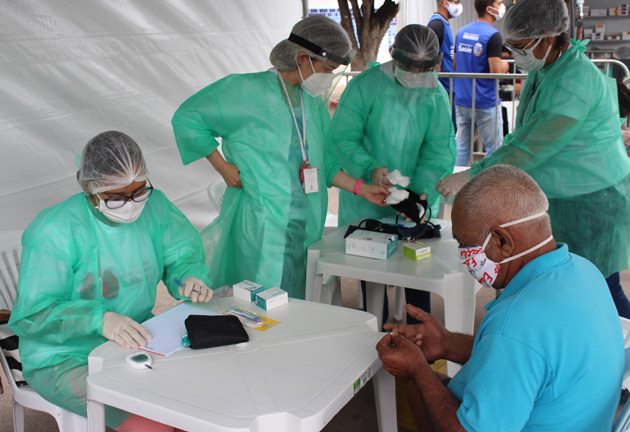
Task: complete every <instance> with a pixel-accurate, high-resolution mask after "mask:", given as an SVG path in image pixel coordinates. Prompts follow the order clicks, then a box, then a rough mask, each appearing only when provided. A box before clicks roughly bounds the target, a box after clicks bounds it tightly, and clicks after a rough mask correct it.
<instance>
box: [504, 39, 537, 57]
mask: <svg viewBox="0 0 630 432" xmlns="http://www.w3.org/2000/svg"><path fill="white" fill-rule="evenodd" d="M540 41H542V38H539V39H532V41H531V42H530V43H528V44H527V45H525V46H524V47H523V48H518V47H515V46H514V45H512V44H510V43H509V42H505V47H506V48H507V49H508V50H510V51H511V52H514V53H516V54H518V55H522V56H524V55H525V54H527V52H526V50H528V49H534V48H536V47H537V46H538V44H539V43H540Z"/></svg>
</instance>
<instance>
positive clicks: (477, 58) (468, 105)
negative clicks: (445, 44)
mask: <svg viewBox="0 0 630 432" xmlns="http://www.w3.org/2000/svg"><path fill="white" fill-rule="evenodd" d="M475 10H476V11H477V16H478V17H479V18H478V19H477V21H475V22H472V23H470V24H468V25H466V26H464V27H462V28H461V29H460V30H459V31H458V32H457V37H456V39H455V69H456V70H457V72H465V73H475V74H480V73H507V72H508V64H507V62H506V61H504V60H502V59H501V49H502V47H503V40H502V39H501V33H500V32H499V30H497V28H496V27H494V25H493V24H494V23H495V22H496V21H498V20H500V19H502V18H503V15H504V14H505V5H504V4H503V0H475ZM474 93H475V95H474V96H475V97H474V100H473V80H472V79H469V78H458V79H456V80H455V112H456V118H457V137H456V138H457V160H456V162H455V164H456V165H458V166H465V165H468V163H469V162H470V159H471V138H472V137H471V133H472V128H473V114H474V127H475V130H477V131H478V132H479V137H480V138H481V142H482V143H483V148H484V151H485V155H486V157H488V156H490V155H491V154H492V153H493V152H494V151H495V150H496V149H497V148H499V146H501V143H502V142H503V118H502V114H501V112H500V111H499V107H500V106H501V100H500V99H498V98H497V82H496V80H494V79H477V80H476V85H475V89H474Z"/></svg>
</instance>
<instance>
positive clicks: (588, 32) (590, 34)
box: [584, 29, 593, 39]
mask: <svg viewBox="0 0 630 432" xmlns="http://www.w3.org/2000/svg"><path fill="white" fill-rule="evenodd" d="M591 37H593V29H584V38H586V39H590V38H591Z"/></svg>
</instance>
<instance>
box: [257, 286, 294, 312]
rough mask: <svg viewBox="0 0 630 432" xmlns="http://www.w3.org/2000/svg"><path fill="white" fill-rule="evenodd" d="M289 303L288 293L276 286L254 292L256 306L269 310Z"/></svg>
mask: <svg viewBox="0 0 630 432" xmlns="http://www.w3.org/2000/svg"><path fill="white" fill-rule="evenodd" d="M287 303H289V294H288V293H287V292H286V291H285V290H283V289H281V288H278V287H275V288H269V289H266V290H264V291H262V292H259V293H258V294H256V306H258V307H259V308H261V309H264V310H266V311H270V310H272V309H275V308H277V307H280V306H282V305H285V304H287Z"/></svg>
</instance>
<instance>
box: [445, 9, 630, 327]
mask: <svg viewBox="0 0 630 432" xmlns="http://www.w3.org/2000/svg"><path fill="white" fill-rule="evenodd" d="M569 21H570V17H569V14H568V11H567V7H566V5H565V3H564V2H563V1H562V0H520V1H519V2H518V3H517V4H516V5H514V6H513V7H512V8H511V9H510V10H509V11H508V14H507V16H506V17H505V20H504V24H503V33H504V39H505V40H506V41H507V44H506V45H507V46H508V48H510V49H511V51H512V54H513V56H514V60H515V62H516V66H517V67H519V68H521V69H524V70H526V71H527V72H528V77H527V81H526V82H525V87H524V89H523V92H522V95H521V102H520V105H519V108H518V114H517V117H516V126H515V129H514V132H512V133H511V134H510V135H508V136H507V137H506V138H505V141H504V142H503V146H502V147H501V148H500V149H498V150H497V151H496V152H495V153H494V154H493V155H492V156H491V157H489V158H487V159H484V160H483V161H480V162H477V163H475V164H474V165H473V166H472V167H471V169H470V173H468V172H463V173H458V174H454V175H452V176H449V177H447V178H446V179H444V180H443V181H442V182H441V183H440V184H439V185H438V190H439V191H440V192H441V193H442V194H444V195H446V196H449V195H454V194H456V193H457V191H458V190H459V189H460V188H461V186H462V185H463V184H465V183H466V182H467V181H468V179H469V178H470V176H471V175H475V174H477V173H478V172H480V171H481V170H483V169H485V168H488V167H490V166H492V165H496V164H501V163H502V164H511V165H515V166H517V167H519V168H521V169H523V170H524V171H526V172H527V173H528V174H530V175H531V176H532V177H533V178H534V179H535V180H536V181H537V182H538V184H539V185H540V187H541V188H542V189H543V191H544V192H545V194H547V197H548V199H549V215H550V216H551V222H552V225H553V232H554V235H555V237H556V239H557V240H558V241H561V242H564V243H567V244H568V245H569V248H570V249H571V252H573V253H576V254H578V255H582V256H583V257H585V258H587V259H588V260H590V261H591V262H593V263H594V264H595V265H596V266H597V268H598V269H599V270H600V271H601V272H602V274H603V275H604V276H605V277H606V278H607V282H608V286H609V288H610V290H611V294H612V296H613V299H614V301H615V305H616V306H617V311H618V312H619V313H620V315H622V316H624V317H626V318H630V303H629V302H628V299H627V298H626V296H625V294H624V293H623V291H622V289H621V285H620V282H619V271H620V270H623V269H624V268H626V267H627V266H628V261H629V259H630V160H629V159H628V157H627V156H626V152H625V148H624V144H623V139H622V136H621V130H620V128H619V105H618V101H617V89H616V84H615V82H614V80H613V79H611V78H609V77H607V76H605V75H604V74H603V73H601V71H600V70H599V69H598V68H597V67H596V66H595V65H594V64H593V63H592V62H591V61H590V60H589V59H588V58H587V57H586V55H585V54H584V51H585V50H586V43H584V42H578V41H570V42H569V40H568V36H567V30H568V28H569Z"/></svg>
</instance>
